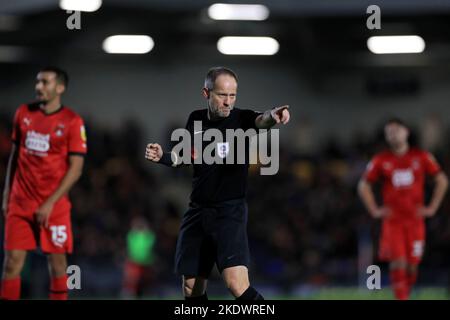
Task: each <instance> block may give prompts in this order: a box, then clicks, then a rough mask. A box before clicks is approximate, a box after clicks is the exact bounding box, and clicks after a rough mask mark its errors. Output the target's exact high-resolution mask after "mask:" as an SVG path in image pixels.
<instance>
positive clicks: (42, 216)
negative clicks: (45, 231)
mask: <svg viewBox="0 0 450 320" xmlns="http://www.w3.org/2000/svg"><path fill="white" fill-rule="evenodd" d="M83 164H84V158H83V157H82V156H80V155H71V156H69V169H68V170H67V173H66V174H65V176H64V178H63V179H62V181H61V183H60V184H59V186H58V188H57V189H56V191H55V192H54V193H53V194H52V195H51V196H50V197H48V199H47V200H46V201H45V202H44V203H43V204H41V206H40V207H39V208H38V209H37V211H36V216H37V219H38V222H39V223H40V224H42V225H44V226H45V227H48V218H49V217H50V213H51V212H52V209H53V206H54V204H55V203H56V202H57V201H58V200H59V199H60V198H61V197H62V196H64V195H65V194H67V193H68V192H69V191H70V189H71V188H72V186H73V185H74V184H75V183H76V182H77V181H78V179H79V178H80V176H81V173H82V172H83Z"/></svg>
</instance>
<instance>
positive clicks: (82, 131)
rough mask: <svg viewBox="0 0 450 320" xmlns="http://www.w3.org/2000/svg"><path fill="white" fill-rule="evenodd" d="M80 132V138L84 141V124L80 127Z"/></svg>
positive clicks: (85, 138)
mask: <svg viewBox="0 0 450 320" xmlns="http://www.w3.org/2000/svg"><path fill="white" fill-rule="evenodd" d="M80 134H81V140H83V141H84V142H86V140H87V137H86V129H85V128H84V126H81V127H80Z"/></svg>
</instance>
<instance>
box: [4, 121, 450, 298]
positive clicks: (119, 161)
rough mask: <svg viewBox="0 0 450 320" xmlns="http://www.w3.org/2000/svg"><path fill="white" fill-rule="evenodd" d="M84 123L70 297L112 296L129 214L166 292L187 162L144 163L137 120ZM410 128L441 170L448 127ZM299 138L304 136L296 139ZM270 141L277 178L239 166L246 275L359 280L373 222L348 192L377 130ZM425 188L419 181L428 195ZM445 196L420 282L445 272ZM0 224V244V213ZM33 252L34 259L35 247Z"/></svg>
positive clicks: (285, 280)
mask: <svg viewBox="0 0 450 320" xmlns="http://www.w3.org/2000/svg"><path fill="white" fill-rule="evenodd" d="M11 121H12V114H11V113H3V114H0V157H1V163H0V181H1V184H2V188H3V181H4V178H5V171H6V165H7V159H8V156H9V149H10V145H11V141H10V132H11V126H12V123H11ZM85 121H86V128H87V133H88V143H89V144H88V148H89V154H88V156H87V158H86V164H85V169H84V174H83V176H82V178H81V180H80V181H79V182H78V183H77V184H76V186H75V187H74V188H73V190H72V191H71V199H72V203H73V211H72V222H73V232H74V239H75V243H74V245H75V246H74V248H75V250H74V254H73V255H72V256H71V257H70V259H69V262H70V263H71V264H77V265H79V266H80V267H81V270H82V272H83V274H82V277H83V293H82V294H81V293H80V296H83V295H87V296H90V297H92V296H100V297H106V296H108V297H110V296H116V297H119V296H120V295H121V294H123V278H124V272H123V271H124V266H125V265H126V262H127V260H128V259H129V250H128V247H127V235H128V233H129V232H130V227H131V225H132V221H133V220H134V219H144V220H145V221H146V223H147V224H148V227H149V228H150V230H152V232H153V233H154V235H155V239H156V240H155V245H154V246H153V247H152V250H154V252H153V253H152V255H153V256H154V259H152V265H151V267H152V273H153V275H154V276H153V277H152V279H153V280H152V282H151V284H149V286H148V288H147V291H148V294H149V295H164V294H165V295H167V294H171V292H165V291H164V290H165V289H164V288H166V287H168V286H169V285H173V286H174V287H178V286H179V284H180V282H179V279H178V278H177V277H176V276H175V275H174V274H173V256H174V251H175V244H176V239H177V235H178V227H179V223H180V219H181V217H182V215H183V213H184V211H185V209H186V207H187V204H188V196H189V193H190V187H191V185H190V184H191V180H190V178H191V174H192V172H191V168H181V169H171V168H167V167H164V166H159V165H154V164H150V163H148V162H146V161H145V159H144V150H145V145H146V143H147V139H148V137H147V136H146V135H145V134H144V132H145V130H144V129H145V128H141V127H140V126H139V125H138V124H137V123H136V122H134V121H133V120H127V121H124V122H123V124H122V126H121V127H119V128H117V127H114V128H110V127H105V126H104V125H103V124H100V123H98V122H96V121H95V119H85ZM414 129H415V130H414V132H415V135H414V137H413V138H414V139H415V140H416V142H418V143H419V144H420V145H421V146H423V147H425V148H427V149H428V150H430V151H432V152H433V153H434V154H435V156H436V158H437V159H438V161H439V163H440V164H441V165H442V167H443V169H444V170H445V171H446V173H447V174H449V170H450V142H449V141H450V139H448V138H450V132H448V131H447V128H445V126H443V125H441V124H440V122H439V117H436V116H430V117H429V118H427V119H424V120H423V122H422V123H419V124H418V125H417V127H416V128H414ZM167 131H168V132H169V128H168V129H167ZM168 132H167V137H169V133H168ZM299 134H300V135H301V134H302V132H301V130H300V131H299ZM305 134H306V133H305ZM290 138H291V140H292V138H293V139H295V137H290ZM281 139H282V140H283V134H282V133H281ZM302 139H303V140H305V141H307V140H308V139H307V137H306V136H299V137H298V140H299V141H302ZM288 140H289V139H286V141H288ZM281 144H282V145H281V154H280V171H279V173H278V174H277V175H275V176H261V175H260V174H259V168H258V166H257V165H252V166H251V168H250V176H249V189H248V203H249V224H248V231H249V240H250V250H251V254H252V259H253V260H252V265H251V275H252V279H253V281H254V282H258V283H260V284H267V285H268V286H270V285H272V286H277V287H279V288H281V289H282V290H284V291H285V292H286V293H289V292H291V291H292V290H293V289H294V288H293V287H294V286H295V285H297V284H311V285H318V286H327V285H353V286H354V285H358V275H359V272H360V268H361V265H360V263H361V257H362V256H364V254H365V252H362V251H364V250H369V249H370V250H372V251H370V252H371V254H370V257H369V258H370V260H371V261H369V262H373V263H376V262H377V259H376V254H375V253H376V241H377V239H378V232H379V222H377V221H374V220H372V219H371V218H370V217H369V215H368V213H367V212H366V210H365V209H364V207H363V205H362V203H361V202H360V201H359V199H358V197H357V193H356V184H357V182H358V179H359V178H360V176H361V174H362V173H363V171H364V169H365V166H366V164H367V162H368V160H369V159H370V157H371V156H372V155H373V154H374V153H375V152H377V151H379V150H381V149H382V148H383V146H384V144H383V135H382V131H381V130H379V131H378V132H373V133H372V134H370V135H365V134H362V133H355V135H354V137H353V139H352V140H351V141H350V142H347V143H343V142H341V141H339V140H337V139H336V138H334V137H330V138H329V139H328V140H327V141H325V142H324V143H321V147H320V148H317V146H315V148H308V144H307V143H306V144H298V145H294V144H292V143H288V142H286V143H283V142H282V143H281ZM430 190H431V183H430V182H428V183H427V197H429V196H430ZM449 199H450V197H449V196H448V195H447V196H446V198H445V201H444V203H443V206H442V207H441V209H440V210H439V212H438V214H437V216H436V217H434V218H432V219H430V220H428V222H427V228H428V242H427V247H426V248H427V249H426V254H425V258H424V262H423V265H422V270H423V272H422V274H421V278H419V285H420V283H424V284H441V285H442V281H449V279H448V271H449V270H450V257H449V255H448V252H450V216H449V212H450V201H449ZM1 227H2V230H1V231H0V234H1V235H2V240H1V241H3V221H2V224H1ZM1 253H2V250H0V257H1V255H2V254H1ZM31 259H33V258H31ZM34 259H35V260H37V261H41V260H40V259H41V258H40V256H39V254H37V255H36V256H35V258H34ZM30 263H33V261H31V262H30ZM30 269H31V268H30ZM41 269H42V270H43V272H45V269H44V267H42V266H41ZM30 272H31V271H30ZM215 276H216V277H218V275H215ZM30 277H31V276H30ZM32 279H33V278H32ZM30 281H32V280H30ZM42 283H45V282H44V281H42ZM44 294H45V293H44ZM172 294H174V295H179V294H181V291H177V292H174V293H172ZM74 295H76V293H74Z"/></svg>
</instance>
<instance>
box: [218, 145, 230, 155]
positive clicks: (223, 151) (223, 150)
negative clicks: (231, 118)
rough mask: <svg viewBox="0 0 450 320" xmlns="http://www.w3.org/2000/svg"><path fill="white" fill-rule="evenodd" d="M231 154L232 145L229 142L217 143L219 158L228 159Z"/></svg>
mask: <svg viewBox="0 0 450 320" xmlns="http://www.w3.org/2000/svg"><path fill="white" fill-rule="evenodd" d="M229 152H230V145H229V143H228V142H219V143H217V154H218V155H219V157H221V158H222V159H223V158H226V156H227V155H228V153H229Z"/></svg>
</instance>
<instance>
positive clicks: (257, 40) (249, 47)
mask: <svg viewBox="0 0 450 320" xmlns="http://www.w3.org/2000/svg"><path fill="white" fill-rule="evenodd" d="M279 48H280V45H279V44H278V41H277V40H275V39H274V38H270V37H222V38H220V39H219V41H217V49H218V50H219V52H220V53H223V54H227V55H269V56H271V55H274V54H276V53H277V52H278V50H279Z"/></svg>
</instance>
